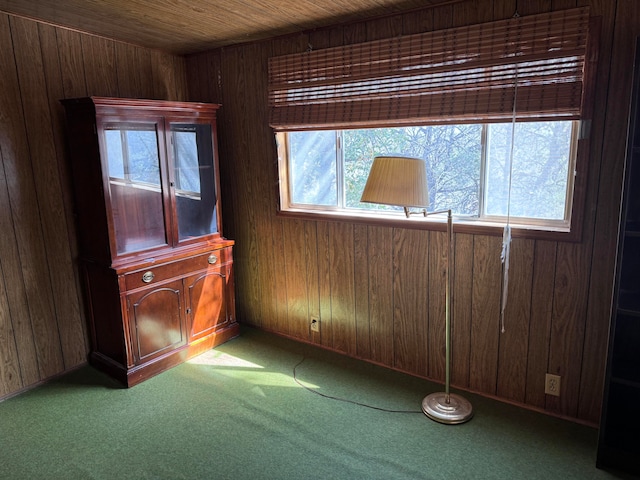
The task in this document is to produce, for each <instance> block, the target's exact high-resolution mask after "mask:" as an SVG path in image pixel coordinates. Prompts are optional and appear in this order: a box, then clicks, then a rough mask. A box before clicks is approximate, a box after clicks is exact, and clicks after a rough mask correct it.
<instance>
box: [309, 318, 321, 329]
mask: <svg viewBox="0 0 640 480" xmlns="http://www.w3.org/2000/svg"><path fill="white" fill-rule="evenodd" d="M309 326H310V328H311V331H312V332H315V333H320V319H319V318H318V317H311V322H310V324H309Z"/></svg>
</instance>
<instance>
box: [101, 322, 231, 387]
mask: <svg viewBox="0 0 640 480" xmlns="http://www.w3.org/2000/svg"><path fill="white" fill-rule="evenodd" d="M239 333H240V326H239V325H238V324H237V323H234V324H232V325H230V326H228V327H227V328H224V329H222V330H218V331H216V332H214V333H212V334H211V335H207V336H206V337H202V338H200V339H198V340H196V341H194V342H192V343H189V344H188V345H185V346H183V347H180V348H177V349H175V350H172V351H171V352H168V353H166V354H164V355H162V356H159V357H156V358H154V359H153V360H150V361H148V362H145V363H144V364H142V365H136V366H134V367H131V368H126V367H125V366H124V365H122V364H120V363H118V362H116V361H114V360H112V359H111V358H109V357H106V356H104V355H102V354H101V353H100V352H91V354H90V356H89V363H90V364H91V365H92V366H94V367H95V368H97V369H98V370H100V371H102V372H104V373H106V374H107V375H109V376H111V377H113V378H115V379H116V380H118V381H119V382H121V383H122V384H124V386H125V387H133V386H134V385H137V384H138V383H140V382H143V381H144V380H147V379H148V378H151V377H153V376H154V375H157V374H159V373H162V372H164V371H165V370H168V369H170V368H172V367H175V366H176V365H179V364H181V363H184V362H185V361H187V360H189V359H190V358H193V357H195V356H197V355H200V354H201V353H204V352H206V351H207V350H210V349H212V348H213V347H215V346H217V345H221V344H223V343H224V342H226V341H228V340H230V339H232V338H234V337H237V336H238V335H239Z"/></svg>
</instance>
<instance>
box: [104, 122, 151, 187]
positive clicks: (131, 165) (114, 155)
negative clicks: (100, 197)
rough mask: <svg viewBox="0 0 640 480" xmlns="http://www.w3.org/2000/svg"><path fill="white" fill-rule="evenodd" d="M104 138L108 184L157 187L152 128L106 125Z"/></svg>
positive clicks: (149, 126)
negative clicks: (117, 183) (114, 182)
mask: <svg viewBox="0 0 640 480" xmlns="http://www.w3.org/2000/svg"><path fill="white" fill-rule="evenodd" d="M104 135H105V149H106V151H107V161H108V164H109V167H108V168H109V177H111V181H112V182H113V181H116V182H119V183H122V184H129V185H138V186H141V187H142V186H148V187H160V160H159V158H158V137H157V134H156V130H155V126H154V125H148V126H142V125H140V126H122V125H109V126H107V127H106V128H105V131H104Z"/></svg>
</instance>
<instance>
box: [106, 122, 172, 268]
mask: <svg viewBox="0 0 640 480" xmlns="http://www.w3.org/2000/svg"><path fill="white" fill-rule="evenodd" d="M103 131H104V150H105V155H104V156H105V158H106V159H107V171H108V175H109V196H110V199H111V212H112V217H113V218H112V220H113V227H114V229H115V240H116V250H117V253H118V255H121V254H126V253H130V252H135V251H138V250H144V249H147V248H153V247H159V246H163V245H167V233H166V225H165V216H164V205H163V195H162V182H161V170H160V155H159V150H158V147H159V142H158V132H157V124H156V123H132V124H125V123H109V124H106V125H105V126H104V130H103Z"/></svg>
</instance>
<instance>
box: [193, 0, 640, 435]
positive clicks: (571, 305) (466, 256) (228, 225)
mask: <svg viewBox="0 0 640 480" xmlns="http://www.w3.org/2000/svg"><path fill="white" fill-rule="evenodd" d="M638 3H640V2H636V1H635V0H613V1H612V0H526V1H524V0H520V1H516V0H478V1H467V2H463V3H460V4H456V5H449V6H445V7H439V8H433V9H424V10H422V11H418V12H413V13H410V14H406V15H397V16H393V17H388V18H384V19H376V20H372V21H368V22H362V23H356V24H351V25H341V26H337V27H335V28H332V29H323V30H315V31H312V32H307V33H305V34H300V35H296V36H292V37H286V38H277V39H273V40H270V41H265V42H261V43H254V44H248V45H240V46H234V47H231V48H224V49H220V50H216V51H212V52H207V53H205V54H198V55H194V56H191V57H188V58H187V76H188V83H189V87H190V100H198V101H214V102H220V103H222V105H223V106H222V109H221V114H220V117H221V120H220V124H219V125H220V126H219V130H220V158H221V175H222V185H223V197H224V198H223V201H224V203H223V211H224V219H225V233H226V235H227V236H229V237H230V238H233V239H235V240H236V249H235V253H234V257H235V261H236V263H235V265H236V285H237V307H238V318H239V319H240V320H241V321H243V322H245V323H249V324H252V325H255V326H258V327H261V328H264V329H267V330H271V331H274V332H278V333H280V334H283V335H288V336H291V337H294V338H297V339H300V340H302V341H305V342H311V343H315V344H319V345H323V346H325V347H328V348H331V349H335V350H337V351H340V352H344V353H346V354H348V355H351V356H354V357H360V358H363V359H367V360H369V361H372V362H375V363H379V364H382V365H386V366H389V367H392V368H396V369H399V370H403V371H406V372H410V373H412V374H416V375H420V376H424V377H429V378H432V379H435V380H438V381H443V378H444V322H443V318H444V312H443V307H442V299H443V295H444V292H443V288H444V281H443V279H444V258H443V256H442V254H443V252H444V248H443V243H444V242H445V237H444V233H442V232H428V231H417V230H407V229H400V228H391V227H388V228H387V227H380V226H366V225H361V224H358V225H356V224H350V223H340V222H325V221H304V220H295V219H288V218H283V217H279V216H277V215H276V208H277V204H278V196H277V195H278V192H277V178H278V177H277V165H276V150H275V143H274V136H273V133H272V131H271V130H270V128H269V126H268V118H267V97H266V95H267V94H266V92H267V75H266V70H267V66H266V65H267V59H268V58H269V57H270V56H272V55H278V54H285V53H291V52H301V51H304V50H306V49H307V47H308V45H312V46H313V48H314V49H320V48H325V47H330V46H335V45H341V44H346V43H353V42H360V41H366V40H374V39H377V38H382V37H389V36H394V35H399V34H410V33H416V32H421V31H428V30H436V29H442V28H449V27H454V26H459V25H464V24H472V23H479V22H485V21H491V20H494V19H495V20H498V19H504V18H509V17H511V16H512V15H513V14H514V13H515V12H516V10H518V13H519V14H520V15H528V14H534V13H540V12H545V11H550V10H557V9H564V8H571V7H575V6H579V5H585V4H586V5H590V6H591V15H592V16H599V17H601V18H602V31H601V36H600V46H599V47H600V48H599V63H598V72H597V85H596V88H595V109H594V111H595V113H594V117H593V121H592V125H591V137H590V142H589V149H590V152H589V157H590V160H589V171H588V182H587V183H588V188H587V192H586V195H585V202H586V203H585V219H584V233H583V236H582V240H581V242H578V243H566V242H555V241H548V240H545V241H542V240H532V239H515V240H514V241H513V245H512V257H511V269H510V284H509V293H508V298H509V302H508V307H507V313H506V320H505V322H506V331H505V332H504V333H501V332H500V325H499V302H500V278H501V263H500V258H499V256H500V249H501V238H498V237H492V236H483V235H470V234H456V235H455V259H456V260H455V278H456V284H455V292H454V295H455V308H454V318H453V370H452V383H453V384H454V385H455V386H457V387H460V388H463V389H468V390H471V391H476V392H480V393H482V394H484V395H489V396H496V397H499V398H501V399H504V400H507V401H510V402H515V403H519V404H524V405H527V406H530V407H532V408H539V409H544V410H546V411H548V412H551V413H554V414H559V415H563V416H567V417H571V418H574V419H578V420H581V421H585V422H588V423H593V424H595V423H597V422H598V420H599V410H600V403H601V397H602V387H603V373H604V364H605V356H606V345H607V335H608V326H609V314H610V304H611V294H612V283H613V274H614V265H615V250H616V236H617V223H618V214H619V203H620V188H621V179H622V172H623V160H624V155H625V137H626V125H627V115H628V107H629V98H630V85H631V70H632V69H631V68H630V64H631V62H632V58H633V45H634V38H635V36H636V35H638V34H640V10H639V7H638ZM427 292H428V293H427ZM310 316H319V317H320V319H321V332H320V334H314V333H311V332H310V331H309V328H308V324H309V317H310ZM547 372H550V373H554V374H558V375H561V376H562V390H561V396H560V397H550V396H546V395H545V394H544V376H545V373H547Z"/></svg>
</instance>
